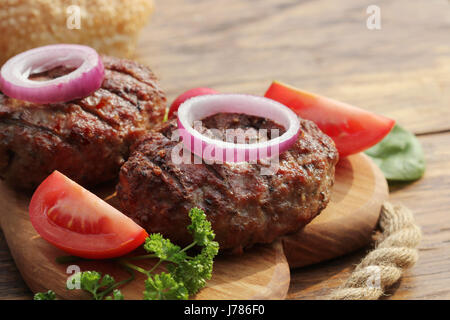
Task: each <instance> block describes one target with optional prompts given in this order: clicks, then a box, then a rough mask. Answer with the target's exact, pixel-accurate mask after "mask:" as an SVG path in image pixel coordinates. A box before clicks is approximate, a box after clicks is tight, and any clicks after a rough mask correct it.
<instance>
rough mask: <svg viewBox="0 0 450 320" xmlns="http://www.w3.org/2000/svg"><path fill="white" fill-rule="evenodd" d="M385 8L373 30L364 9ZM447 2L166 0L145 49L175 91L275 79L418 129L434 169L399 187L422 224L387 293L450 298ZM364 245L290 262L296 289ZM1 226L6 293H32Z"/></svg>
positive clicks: (295, 295)
mask: <svg viewBox="0 0 450 320" xmlns="http://www.w3.org/2000/svg"><path fill="white" fill-rule="evenodd" d="M372 4H376V5H378V6H379V7H380V9H381V18H382V20H381V22H382V28H381V30H372V31H371V30H368V29H367V28H366V19H367V17H368V15H367V13H366V9H367V7H368V6H369V5H372ZM449 27H450V7H449V3H448V1H447V0H416V1H410V0H395V1H391V0H378V1H372V0H340V1H335V0H253V1H247V0H215V1H214V2H212V1H208V0H159V1H158V0H157V1H156V11H155V14H154V16H153V18H152V20H151V22H150V23H149V25H148V26H147V28H146V29H145V30H144V32H143V33H142V35H141V40H140V43H139V49H138V52H137V55H136V58H137V59H138V60H140V61H142V62H144V63H146V64H148V65H149V66H151V67H152V68H153V69H154V70H155V72H156V73H157V75H158V76H159V77H160V79H161V83H162V85H163V87H164V88H165V89H166V92H167V94H168V97H169V101H171V100H172V99H173V98H174V97H175V96H176V95H177V94H178V93H180V92H182V91H184V90H185V89H188V88H191V87H195V86H199V85H202V86H211V87H214V88H216V89H218V90H222V91H227V92H246V93H254V94H262V93H264V91H265V89H266V88H267V87H268V86H269V84H270V82H271V81H272V80H273V79H277V80H282V81H285V82H288V83H290V84H292V85H296V86H298V87H301V88H304V89H307V90H310V91H313V92H318V93H321V94H324V95H327V96H330V97H333V98H336V99H339V100H343V101H346V102H349V103H353V104H355V105H358V106H360V107H362V108H366V109H369V110H373V111H375V112H379V113H382V114H384V115H387V116H390V117H393V118H395V119H396V120H397V121H398V122H399V123H400V124H402V125H404V126H405V127H406V128H408V129H410V130H412V131H413V132H415V133H418V134H420V137H419V139H420V141H421V142H422V144H423V146H424V149H425V151H426V158H427V172H426V174H425V176H424V177H423V178H422V179H421V180H419V181H417V182H415V183H412V184H407V185H403V186H397V187H395V188H392V189H391V194H390V197H391V200H392V201H394V202H395V201H399V202H401V203H403V204H405V205H407V206H408V207H409V208H410V209H412V210H413V212H414V213H415V215H416V218H417V221H418V223H419V225H420V226H421V227H422V229H423V232H424V239H423V242H422V244H421V246H420V258H419V262H418V263H417V265H416V266H415V267H413V268H412V269H411V270H409V271H408V272H407V273H406V275H405V276H404V277H403V279H402V281H401V282H400V283H399V284H398V285H397V286H396V287H395V288H393V289H392V290H391V292H390V295H389V296H388V297H386V298H387V299H450V289H449V288H450V242H449V239H450V215H449V214H448V212H449V209H450V197H449V190H450V160H449V156H450V155H449V151H448V147H447V146H448V145H449V143H450V133H449V131H450V122H449V119H450V108H449V104H450V90H449V88H450V72H449V71H450V42H449V41H448V40H449V35H448V30H449ZM367 249H369V248H366V249H363V250H361V251H360V252H357V253H354V254H350V255H348V256H345V257H342V258H339V259H335V260H333V261H330V262H326V263H321V264H318V265H315V266H310V267H304V268H299V269H296V270H294V271H292V272H291V279H292V280H291V286H290V289H289V293H288V298H290V299H320V297H322V296H323V295H324V294H326V293H328V292H329V291H330V290H331V289H332V288H334V287H336V286H337V285H339V284H341V283H342V282H343V281H345V279H346V278H347V276H348V274H349V273H350V272H351V270H352V268H353V266H354V264H356V263H357V262H358V261H359V260H360V259H361V258H362V256H363V255H364V254H365V252H366V250H367ZM30 297H31V294H30V292H29V291H28V289H27V288H26V286H25V284H24V282H23V281H22V279H21V277H20V275H19V273H18V271H17V269H16V267H15V265H14V262H13V260H12V258H11V256H10V254H9V250H8V248H7V246H6V243H5V240H4V238H3V237H2V236H1V234H0V298H11V299H12V298H14V299H28V298H30Z"/></svg>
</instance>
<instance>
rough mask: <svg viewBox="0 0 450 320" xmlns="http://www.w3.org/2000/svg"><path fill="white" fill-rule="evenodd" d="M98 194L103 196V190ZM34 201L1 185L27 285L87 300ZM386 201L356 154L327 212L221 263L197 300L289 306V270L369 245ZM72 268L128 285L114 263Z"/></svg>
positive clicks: (11, 242)
mask: <svg viewBox="0 0 450 320" xmlns="http://www.w3.org/2000/svg"><path fill="white" fill-rule="evenodd" d="M98 193H99V194H100V195H103V194H102V193H104V190H102V191H99V192H98ZM30 196H31V195H29V194H24V193H20V192H17V191H14V190H12V189H10V188H9V187H8V186H7V185H5V184H4V183H0V203H1V208H0V225H1V227H2V229H3V232H4V235H5V238H6V240H7V242H8V246H9V248H10V250H11V254H12V256H13V258H14V260H15V262H16V265H17V267H18V269H19V270H20V272H21V274H22V276H23V278H24V280H25V282H26V283H27V284H28V286H29V287H30V289H31V290H32V291H33V292H39V291H46V290H48V289H52V290H53V291H55V292H56V293H57V295H58V296H59V297H60V298H64V299H79V298H84V297H87V296H86V295H85V294H83V292H81V290H70V291H69V290H67V289H66V281H67V279H68V277H69V276H70V275H71V274H72V273H71V272H70V270H74V269H73V268H74V267H72V269H69V271H68V267H69V266H70V264H64V265H63V264H58V263H56V262H55V258H56V257H59V256H63V255H65V254H64V252H62V251H60V250H59V249H57V248H55V247H53V246H52V245H50V244H48V243H47V242H46V241H45V240H43V239H42V238H40V237H39V236H38V234H37V233H36V231H35V230H34V229H33V227H32V225H31V223H30V221H29V218H28V210H27V208H28V203H29V200H30ZM387 197H388V188H387V184H386V180H385V179H384V177H383V175H382V173H381V172H380V170H379V169H378V168H377V167H376V166H375V165H374V164H373V162H372V161H371V160H370V159H369V158H368V157H366V156H365V155H363V154H358V155H354V156H351V157H348V158H347V159H343V160H341V161H340V162H339V163H338V165H337V167H336V183H335V185H334V187H333V190H332V197H331V201H330V204H329V205H328V207H327V208H326V209H325V210H324V211H323V212H322V213H321V214H320V215H319V216H318V217H317V218H316V219H314V220H313V221H312V222H311V223H310V224H309V225H307V226H306V227H305V228H304V229H303V230H301V231H300V232H298V233H296V234H294V235H290V236H286V237H283V238H282V239H280V240H278V241H277V242H275V243H273V244H271V245H261V246H256V247H254V248H252V249H249V250H248V251H247V252H245V253H244V254H243V255H240V256H220V257H218V258H217V259H216V262H215V264H214V272H213V277H212V279H211V280H210V281H209V282H208V284H207V287H206V288H204V289H203V290H202V291H201V292H200V293H199V294H197V296H196V297H194V299H284V298H285V296H286V294H287V291H288V288H289V281H290V268H294V267H300V266H305V265H310V264H313V263H317V262H320V261H324V260H327V259H330V258H334V257H338V256H340V255H343V254H345V253H348V252H351V251H353V250H355V249H357V248H360V247H361V246H363V245H365V244H367V243H368V242H369V241H370V239H371V235H372V232H373V229H374V228H375V226H376V223H377V220H378V216H379V212H380V208H381V204H382V203H383V202H384V201H385V200H386V199H387ZM151 263H152V262H148V263H147V266H148V265H150V264H151ZM73 265H76V267H75V268H77V267H79V268H80V270H81V271H86V270H97V271H100V272H103V273H109V274H111V275H113V276H114V277H115V278H116V279H124V278H126V277H128V275H127V273H126V272H124V271H123V270H122V269H121V268H120V267H119V266H117V265H116V264H115V263H112V262H111V261H80V262H74V263H73ZM143 266H145V265H143ZM72 272H73V271H72ZM143 289H144V278H143V277H140V276H138V277H137V279H136V280H134V281H133V282H131V283H129V284H128V285H126V286H124V287H123V288H122V289H121V290H122V292H123V293H124V295H125V297H126V298H127V299H141V298H142V291H143Z"/></svg>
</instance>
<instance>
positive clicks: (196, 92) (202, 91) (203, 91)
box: [168, 87, 219, 119]
mask: <svg viewBox="0 0 450 320" xmlns="http://www.w3.org/2000/svg"><path fill="white" fill-rule="evenodd" d="M216 93H219V92H217V91H216V90H214V89H211V88H206V87H200V88H193V89H190V90H188V91H186V92H184V93H182V94H181V95H179V96H178V97H177V98H176V99H175V100H174V101H173V102H172V104H171V106H170V109H169V114H168V117H169V119H170V118H171V117H172V116H173V115H174V113H175V112H177V111H178V108H179V107H180V105H181V104H182V103H183V102H185V101H186V100H188V99H190V98H193V97H197V96H203V95H207V94H216Z"/></svg>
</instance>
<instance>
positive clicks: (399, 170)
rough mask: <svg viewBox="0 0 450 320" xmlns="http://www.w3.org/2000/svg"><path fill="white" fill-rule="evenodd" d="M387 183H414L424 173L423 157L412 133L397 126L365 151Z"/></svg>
mask: <svg viewBox="0 0 450 320" xmlns="http://www.w3.org/2000/svg"><path fill="white" fill-rule="evenodd" d="M365 153H366V154H367V155H368V156H369V157H371V158H372V159H373V161H374V162H375V163H376V164H377V165H378V167H379V168H380V169H381V171H382V172H383V173H384V175H385V177H386V179H387V180H389V181H414V180H417V179H419V178H421V177H422V176H423V174H424V172H425V156H424V153H423V150H422V147H421V145H420V143H419V141H418V140H417V138H416V137H415V136H414V134H413V133H411V132H409V131H407V130H405V129H404V128H402V127H401V126H399V125H398V124H396V125H395V126H394V128H393V129H392V131H391V132H390V133H389V134H388V135H387V136H386V137H385V138H384V139H383V140H382V141H381V142H379V143H378V144H377V145H375V146H373V147H372V148H370V149H368V150H366V151H365Z"/></svg>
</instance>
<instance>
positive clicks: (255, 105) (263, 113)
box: [178, 94, 300, 162]
mask: <svg viewBox="0 0 450 320" xmlns="http://www.w3.org/2000/svg"><path fill="white" fill-rule="evenodd" d="M217 113H240V114H247V115H251V116H257V117H261V118H266V119H269V120H272V121H274V122H275V123H277V124H279V125H281V126H283V127H284V128H285V130H286V132H285V133H284V134H282V135H281V136H279V137H276V138H274V139H271V140H268V141H265V142H258V143H251V144H243V143H242V144H237V143H232V142H226V141H221V140H216V139H213V138H210V137H208V136H206V135H204V134H202V133H200V132H199V131H197V130H195V129H194V127H193V125H194V121H198V120H202V119H205V118H207V117H209V116H212V115H214V114H217ZM178 128H179V131H180V132H179V134H180V136H181V137H182V138H183V144H184V146H185V147H186V148H187V149H189V150H190V151H191V152H192V153H194V154H196V155H197V156H199V157H202V158H203V159H204V160H207V161H223V162H242V161H246V162H249V161H254V160H259V159H264V158H270V157H273V156H275V155H278V154H279V153H282V152H284V151H286V150H288V149H289V148H290V147H291V146H292V145H293V144H294V143H295V142H296V140H297V137H298V134H299V130H300V121H299V119H298V117H297V115H296V114H295V113H294V112H293V111H292V110H291V109H289V108H288V107H286V106H285V105H283V104H281V103H279V102H276V101H274V100H271V99H268V98H264V97H259V96H252V95H246V94H213V95H204V96H198V97H195V98H191V99H189V100H187V101H185V102H184V103H183V104H181V106H180V108H179V109H178ZM206 150H208V151H207V152H206Z"/></svg>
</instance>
